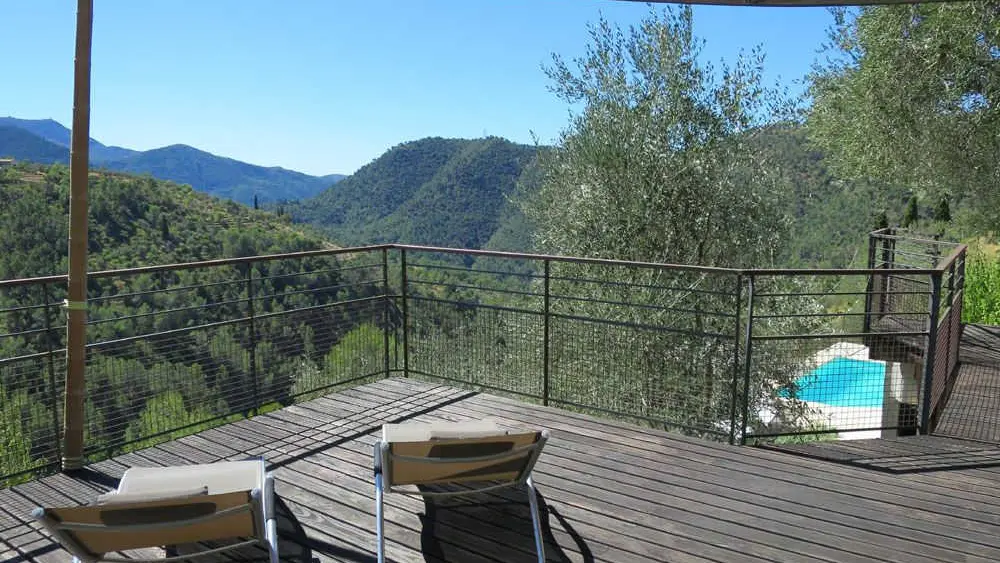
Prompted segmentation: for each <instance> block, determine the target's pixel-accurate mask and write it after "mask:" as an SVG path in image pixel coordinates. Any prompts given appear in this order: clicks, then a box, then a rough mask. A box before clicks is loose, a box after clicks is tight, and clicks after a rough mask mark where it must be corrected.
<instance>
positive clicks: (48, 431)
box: [0, 283, 66, 485]
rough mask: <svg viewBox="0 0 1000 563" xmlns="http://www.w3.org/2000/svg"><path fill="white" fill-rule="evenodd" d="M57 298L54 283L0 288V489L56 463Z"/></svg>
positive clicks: (59, 388)
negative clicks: (0, 453) (0, 486)
mask: <svg viewBox="0 0 1000 563" xmlns="http://www.w3.org/2000/svg"><path fill="white" fill-rule="evenodd" d="M63 297H65V294H64V290H63V289H62V288H61V287H59V286H58V285H56V284H47V283H39V284H32V285H18V286H8V287H3V288H0V452H2V455H0V485H4V484H13V483H14V482H16V481H18V480H20V479H25V478H28V477H30V474H31V472H32V471H37V470H44V469H48V468H52V467H55V466H57V465H58V463H59V461H60V425H61V423H62V413H61V406H62V399H63V381H64V373H65V368H66V355H65V352H64V351H63V349H62V345H63V339H64V334H65V330H66V329H65V318H64V314H63V312H62V308H61V307H60V306H59V302H58V301H57V300H59V299H62V298H63Z"/></svg>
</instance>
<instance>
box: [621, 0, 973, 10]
mask: <svg viewBox="0 0 1000 563" xmlns="http://www.w3.org/2000/svg"><path fill="white" fill-rule="evenodd" d="M621 1H624V2H643V3H650V2H652V3H656V4H706V5H712V6H783V7H801V8H809V7H817V6H871V5H876V4H918V3H919V4H928V3H932V2H933V3H938V2H960V1H961V2H964V1H967V0H925V1H923V2H914V1H913V0H621Z"/></svg>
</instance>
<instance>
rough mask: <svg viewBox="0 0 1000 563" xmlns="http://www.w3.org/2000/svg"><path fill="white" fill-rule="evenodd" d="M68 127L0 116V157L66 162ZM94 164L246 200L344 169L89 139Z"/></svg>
mask: <svg viewBox="0 0 1000 563" xmlns="http://www.w3.org/2000/svg"><path fill="white" fill-rule="evenodd" d="M70 137H71V132H70V130H69V129H67V128H66V127H64V126H62V125H61V124H60V123H59V122H57V121H54V120H52V119H17V118H14V117H0V156H8V157H13V158H15V159H18V160H27V161H31V162H38V163H42V164H53V163H64V164H65V163H68V162H69V144H70ZM90 162H91V167H92V168H105V169H108V170H115V171H121V172H132V173H137V174H150V175H151V176H153V177H155V178H158V179H161V180H170V181H173V182H178V183H182V184H189V185H191V187H193V188H195V189H196V190H198V191H201V192H205V193H208V194H211V195H214V196H217V197H223V198H227V199H232V200H234V201H238V202H240V203H244V204H247V205H250V204H252V203H253V201H254V196H255V195H256V196H257V199H258V200H259V202H261V203H264V202H268V201H281V200H298V199H303V198H308V197H312V196H314V195H316V194H318V193H320V192H322V191H323V190H325V189H327V188H329V187H330V186H332V185H333V184H335V183H336V182H338V181H339V180H341V179H342V178H344V175H342V174H330V175H327V176H311V175H309V174H304V173H302V172H296V171H293V170H286V169H284V168H279V167H265V166H257V165H255V164H249V163H246V162H241V161H238V160H234V159H231V158H226V157H221V156H217V155H214V154H211V153H208V152H205V151H202V150H199V149H196V148H194V147H190V146H187V145H171V146H167V147H162V148H158V149H152V150H148V151H134V150H131V149H126V148H122V147H115V146H107V145H104V144H101V143H100V142H98V141H97V140H95V139H91V140H90Z"/></svg>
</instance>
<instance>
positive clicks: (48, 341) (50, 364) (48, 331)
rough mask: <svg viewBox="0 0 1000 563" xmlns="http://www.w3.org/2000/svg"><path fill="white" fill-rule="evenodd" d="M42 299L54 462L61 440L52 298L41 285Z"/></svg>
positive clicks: (60, 452)
mask: <svg viewBox="0 0 1000 563" xmlns="http://www.w3.org/2000/svg"><path fill="white" fill-rule="evenodd" d="M42 299H43V300H44V302H45V358H46V360H47V361H46V369H47V370H48V372H49V401H50V404H51V405H52V440H53V441H54V442H55V445H56V460H60V459H62V440H61V439H60V438H61V437H60V436H59V403H58V401H57V397H56V366H55V360H54V358H53V357H52V356H53V354H52V337H53V335H52V316H51V310H50V309H49V307H50V306H51V304H52V296H51V294H49V284H47V283H43V284H42Z"/></svg>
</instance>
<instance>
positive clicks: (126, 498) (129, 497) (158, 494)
mask: <svg viewBox="0 0 1000 563" xmlns="http://www.w3.org/2000/svg"><path fill="white" fill-rule="evenodd" d="M207 494H208V487H206V486H204V485H202V486H201V487H194V488H188V489H172V490H161V491H149V492H142V493H119V492H117V491H111V492H110V493H104V494H103V495H100V496H98V497H97V500H95V501H94V503H93V504H94V505H96V506H106V505H109V504H123V503H129V502H150V501H154V500H171V499H185V498H190V497H194V496H199V495H207Z"/></svg>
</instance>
